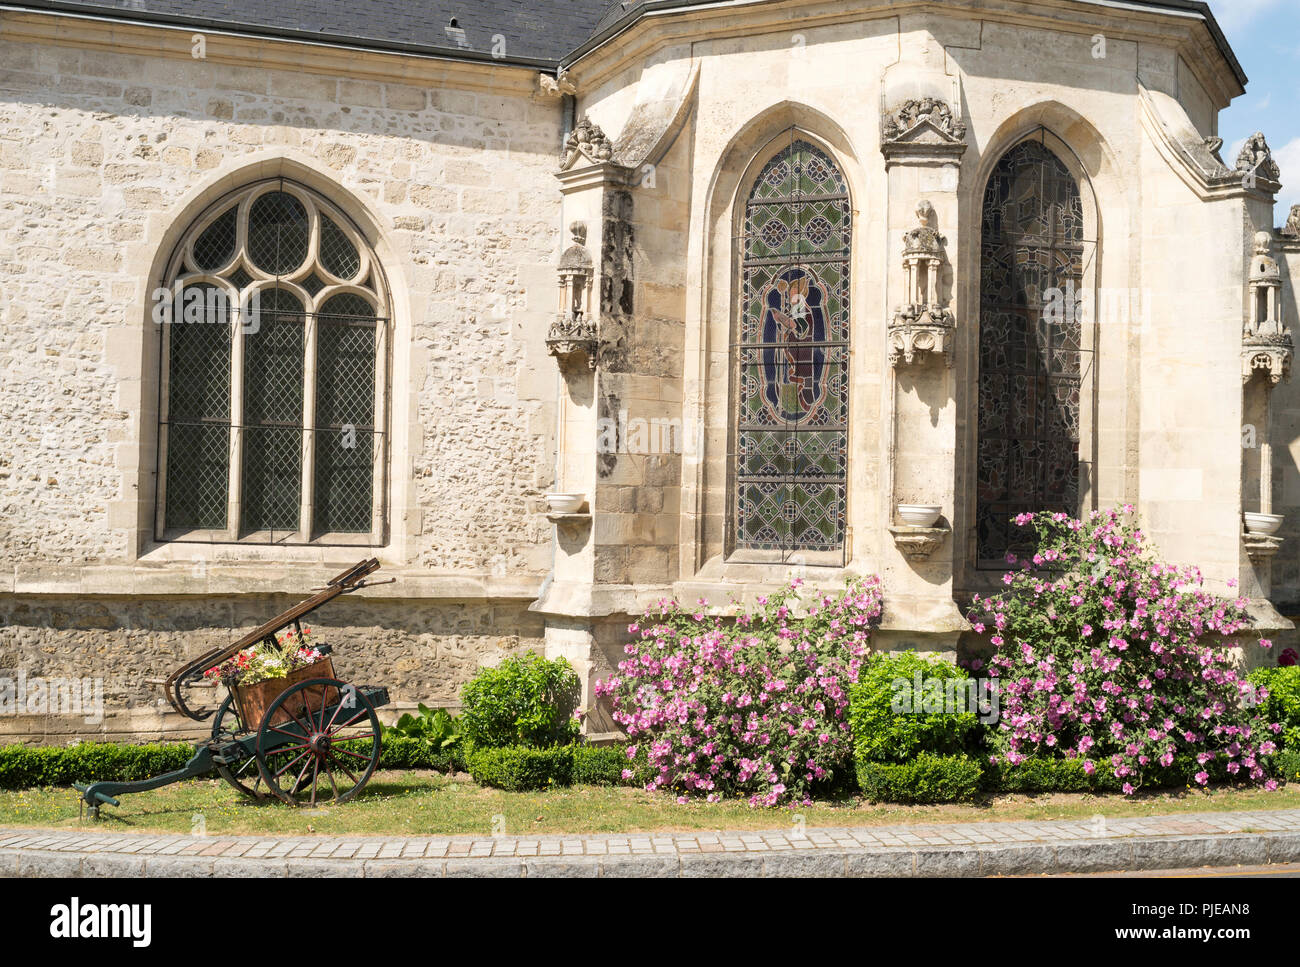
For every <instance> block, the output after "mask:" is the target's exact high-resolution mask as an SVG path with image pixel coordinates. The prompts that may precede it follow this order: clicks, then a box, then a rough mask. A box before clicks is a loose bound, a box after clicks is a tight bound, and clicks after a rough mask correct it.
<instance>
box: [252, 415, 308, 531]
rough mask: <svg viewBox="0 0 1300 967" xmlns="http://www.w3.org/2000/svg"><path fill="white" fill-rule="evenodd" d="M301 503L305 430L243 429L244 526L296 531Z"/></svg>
mask: <svg viewBox="0 0 1300 967" xmlns="http://www.w3.org/2000/svg"><path fill="white" fill-rule="evenodd" d="M301 500H302V430H301V429H300V428H296V427H295V428H292V429H290V428H286V427H272V426H250V427H246V428H245V429H244V481H243V508H242V510H243V526H244V529H245V530H248V531H261V530H270V531H277V530H278V531H296V530H297V529H298V520H299V510H300V504H301Z"/></svg>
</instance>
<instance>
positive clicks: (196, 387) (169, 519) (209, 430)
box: [164, 285, 231, 530]
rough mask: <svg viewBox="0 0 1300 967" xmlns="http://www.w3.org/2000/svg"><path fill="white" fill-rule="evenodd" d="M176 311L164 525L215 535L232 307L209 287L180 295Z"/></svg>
mask: <svg viewBox="0 0 1300 967" xmlns="http://www.w3.org/2000/svg"><path fill="white" fill-rule="evenodd" d="M187 293H188V294H189V295H188V296H187ZM180 306H181V310H180V311H178V312H177V313H176V315H175V317H174V319H173V321H172V322H171V323H170V324H169V326H168V338H169V340H170V342H169V356H168V371H167V426H166V434H167V507H166V512H165V514H164V519H165V526H167V527H168V528H183V529H187V530H188V529H193V528H204V529H215V530H221V529H224V528H225V526H226V504H227V491H228V469H229V461H230V435H229V433H230V431H229V425H228V424H229V421H230V338H231V326H230V311H229V309H230V303H229V301H228V300H227V299H225V298H224V295H223V293H222V292H221V291H220V290H219V289H217V288H216V287H215V286H212V285H196V286H187V287H186V288H185V289H184V290H183V291H182V294H181V303H180ZM187 306H188V308H189V311H186V307H187Z"/></svg>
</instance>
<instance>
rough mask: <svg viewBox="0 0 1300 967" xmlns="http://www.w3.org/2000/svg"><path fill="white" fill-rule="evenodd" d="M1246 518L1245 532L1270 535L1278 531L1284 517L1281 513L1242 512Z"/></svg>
mask: <svg viewBox="0 0 1300 967" xmlns="http://www.w3.org/2000/svg"><path fill="white" fill-rule="evenodd" d="M1242 516H1243V517H1245V518H1246V533H1248V534H1259V535H1261V536H1264V537H1270V536H1272V535H1273V534H1276V533H1277V532H1278V528H1280V527H1281V526H1282V521H1283V520H1284V519H1285V518H1284V517H1283V516H1282V515H1281V514H1243V515H1242Z"/></svg>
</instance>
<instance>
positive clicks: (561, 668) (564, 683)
mask: <svg viewBox="0 0 1300 967" xmlns="http://www.w3.org/2000/svg"><path fill="white" fill-rule="evenodd" d="M460 694H461V701H462V703H463V704H462V708H461V713H460V716H459V720H460V727H461V731H462V732H463V733H464V735H465V738H466V740H468V741H469V742H471V743H472V744H473V745H474V746H476V747H483V748H503V747H505V746H511V745H521V746H530V747H533V748H548V747H550V746H556V745H567V744H569V743H571V742H573V741H574V740H575V739H576V738H577V737H578V733H579V721H578V717H577V714H576V710H577V707H578V700H579V697H580V696H581V694H582V686H581V683H580V682H579V681H578V676H577V674H576V673H575V672H574V671H573V668H572V667H571V666H570V665H569V663H568V662H567V661H565V660H564V659H563V658H556V659H554V660H548V659H545V658H542V657H541V656H540V655H537V654H534V653H533V652H528V653H527V654H525V655H522V656H519V657H515V656H511V657H509V658H507V659H505V660H504V661H503V662H501V664H500V665H498V666H497V667H496V668H482V669H479V671H478V673H477V674H476V675H475V676H474V677H473V678H472V679H471V680H470V681H468V682H467V683H466V684H465V685H464V687H463V688H462V689H461V693H460Z"/></svg>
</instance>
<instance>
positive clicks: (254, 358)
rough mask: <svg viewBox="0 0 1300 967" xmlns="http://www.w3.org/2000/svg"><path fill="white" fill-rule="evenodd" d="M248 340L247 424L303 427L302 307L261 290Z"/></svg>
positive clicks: (280, 293) (277, 292)
mask: <svg viewBox="0 0 1300 967" xmlns="http://www.w3.org/2000/svg"><path fill="white" fill-rule="evenodd" d="M252 318H253V320H254V324H252V325H250V326H249V329H250V331H249V332H248V333H246V334H245V335H244V422H245V423H247V424H250V425H256V424H262V423H273V424H281V425H289V426H296V427H301V426H302V387H303V371H302V367H303V307H302V303H301V302H299V301H298V300H297V298H295V297H294V296H293V294H292V293H289V292H286V291H284V290H283V289H270V290H263V291H262V293H261V299H260V305H259V307H258V310H257V312H256V314H255V315H254V316H253V317H252Z"/></svg>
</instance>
